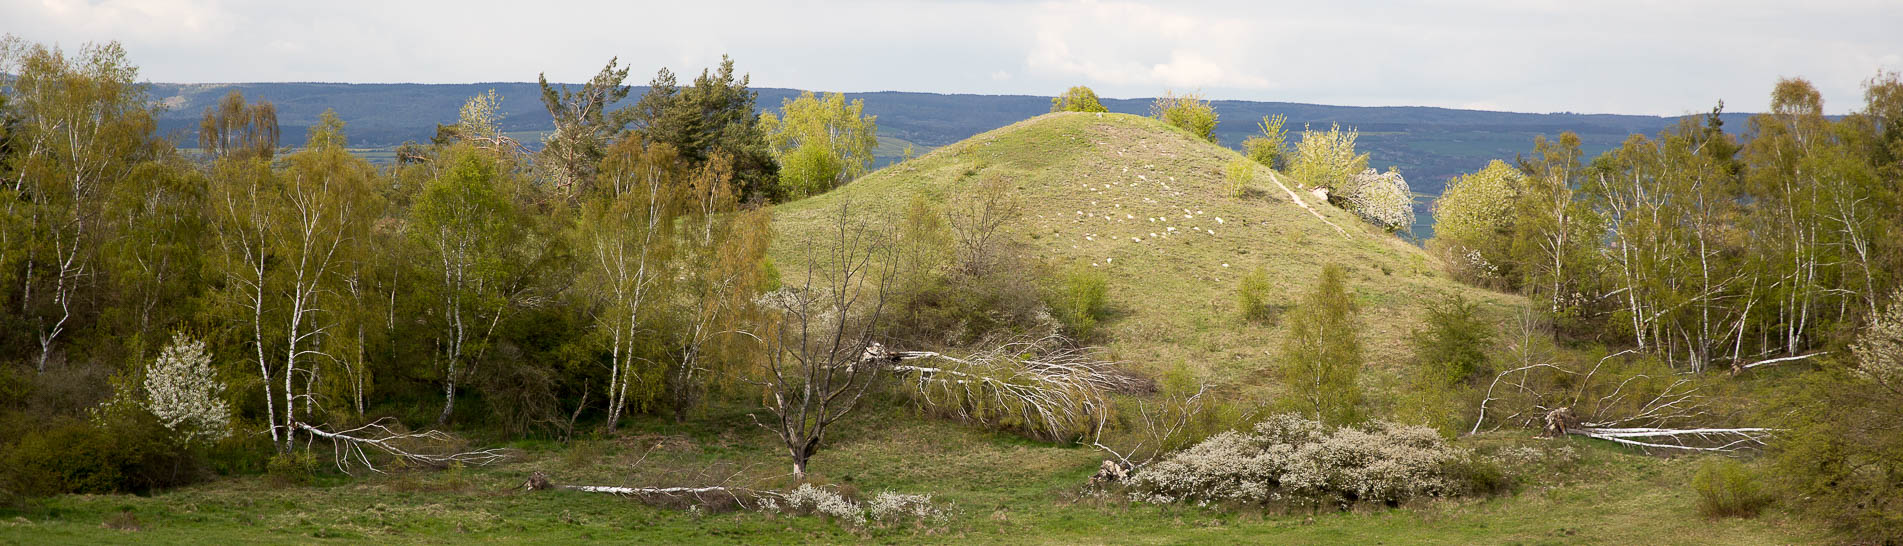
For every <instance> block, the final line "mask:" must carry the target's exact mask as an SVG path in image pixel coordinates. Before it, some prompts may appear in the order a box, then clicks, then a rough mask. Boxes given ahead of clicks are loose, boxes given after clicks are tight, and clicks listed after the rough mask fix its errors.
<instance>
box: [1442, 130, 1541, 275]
mask: <svg viewBox="0 0 1903 546" xmlns="http://www.w3.org/2000/svg"><path fill="white" fill-rule="evenodd" d="M1524 185H1525V176H1524V175H1522V174H1520V171H1519V169H1515V168H1513V166H1511V165H1508V164H1506V162H1504V161H1494V162H1493V163H1490V164H1488V165H1487V167H1486V168H1484V169H1481V170H1479V171H1475V172H1472V173H1468V174H1464V175H1461V176H1457V177H1454V179H1453V180H1449V181H1448V182H1447V188H1446V189H1445V190H1442V191H1441V194H1440V197H1438V198H1436V199H1435V200H1434V205H1433V206H1434V209H1433V210H1434V238H1433V239H1430V240H1428V248H1430V249H1433V250H1435V251H1436V252H1437V253H1439V254H1441V255H1442V258H1443V259H1445V260H1446V262H1447V264H1448V267H1450V268H1451V269H1452V270H1453V271H1452V273H1453V274H1454V276H1455V278H1457V279H1460V280H1462V281H1465V282H1469V283H1474V284H1482V285H1488V286H1494V287H1500V288H1506V287H1507V286H1506V285H1504V284H1499V283H1501V282H1503V281H1505V280H1506V279H1507V278H1508V277H1510V276H1511V275H1512V272H1513V267H1512V264H1513V256H1512V246H1513V240H1512V237H1511V234H1512V233H1513V227H1514V212H1513V208H1514V202H1515V201H1517V200H1519V196H1520V191H1521V188H1522V186H1524Z"/></svg>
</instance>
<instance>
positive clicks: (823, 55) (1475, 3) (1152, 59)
mask: <svg viewBox="0 0 1903 546" xmlns="http://www.w3.org/2000/svg"><path fill="white" fill-rule="evenodd" d="M1429 4H1430V3H1428V2H1407V3H1402V2H1395V3H1392V4H1390V3H1384V2H1363V1H1355V0H1348V1H1331V0H1323V1H1317V0H1302V1H1298V2H1273V1H1246V0H1245V1H1237V2H1113V1H1094V0H1078V1H1054V2H1030V1H1023V2H1019V1H1007V0H997V1H969V2H967V1H868V2H806V1H798V0H779V1H767V2H722V1H706V0H698V1H670V2H652V3H644V2H607V1H603V2H560V1H551V0H544V1H536V2H528V1H519V0H518V1H512V2H497V1H487V0H377V1H359V0H314V1H293V2H275V1H273V2H264V1H257V2H247V1H235V0H233V1H225V0H5V1H4V2H0V33H11V34H14V35H17V36H19V37H20V38H24V39H26V40H31V41H37V42H48V43H58V44H60V45H62V46H65V47H69V48H70V47H75V46H78V45H81V44H83V43H86V42H96V41H105V40H118V41H120V42H122V43H124V44H125V46H126V47H127V49H128V50H129V51H130V54H131V56H132V60H133V62H135V63H136V64H138V65H139V66H140V67H142V73H141V75H142V76H143V77H144V78H145V79H149V80H151V81H159V82H250V81H326V82H333V81H336V82H427V83H441V82H488V81H534V79H535V76H536V74H537V73H541V72H547V73H548V75H549V77H550V79H551V80H556V81H580V80H583V79H586V78H587V77H588V76H590V75H592V74H593V73H594V72H595V71H596V70H598V69H599V68H600V67H601V65H603V64H604V63H606V61H607V60H608V58H609V57H614V56H619V57H620V58H621V60H622V61H623V62H624V63H627V64H630V65H632V66H633V67H635V71H634V72H635V74H636V75H637V76H635V77H632V78H630V79H631V80H634V81H635V82H636V83H638V82H645V81H646V80H647V78H648V76H649V75H651V74H652V73H653V71H654V70H655V69H657V68H659V67H662V66H667V67H671V68H673V69H674V70H676V71H677V72H692V73H698V71H699V69H700V68H702V67H705V66H708V65H711V64H713V63H715V62H717V61H718V60H719V58H720V55H721V54H722V53H729V54H732V55H733V56H734V58H735V59H736V61H737V62H738V66H739V68H740V70H741V71H743V72H748V73H751V74H752V76H753V84H754V85H755V86H760V87H794V88H804V89H820V90H836V91H880V90H900V91H931V92H946V93H991V94H1034V95H1050V94H1054V93H1056V92H1057V91H1060V90H1062V89H1063V88H1064V87H1066V86H1069V85H1075V84H1080V83H1081V84H1086V85H1090V86H1091V87H1093V88H1095V89H1096V90H1097V91H1098V93H1099V94H1102V95H1105V96H1110V97H1147V96H1154V95H1157V94H1159V93H1161V92H1163V91H1164V90H1166V89H1175V90H1201V91H1202V92H1203V93H1204V94H1205V95H1207V96H1209V97H1212V98H1221V99H1244V100H1275V101H1292V102H1310V103H1322V104H1343V105H1426V106H1446V107H1456V108H1479V109H1489V110H1512V111H1529V112H1555V111H1573V112H1595V113H1597V112H1609V113H1632V114H1668V115H1670V114H1684V113H1689V112H1698V111H1704V110H1707V109H1709V108H1710V107H1711V105H1712V104H1713V103H1714V102H1715V101H1717V100H1719V99H1723V100H1725V102H1726V105H1727V107H1728V109H1729V110H1733V111H1757V110H1762V109H1763V108H1764V107H1765V105H1766V103H1767V102H1768V99H1767V97H1768V95H1769V92H1770V89H1771V86H1772V84H1773V83H1774V82H1775V81H1776V80H1777V78H1779V77H1792V76H1801V77H1804V78H1808V79H1810V80H1811V81H1812V82H1813V83H1815V84H1816V85H1817V87H1818V88H1819V89H1820V90H1822V91H1823V94H1824V99H1825V106H1826V108H1827V109H1828V110H1830V111H1831V112H1833V113H1843V112H1847V111H1850V110H1853V109H1855V108H1856V107H1857V106H1858V104H1859V103H1861V102H1862V92H1861V88H1860V86H1861V82H1863V81H1864V80H1865V79H1868V78H1869V77H1871V76H1872V75H1874V74H1876V72H1877V71H1878V70H1879V69H1888V70H1903V30H1898V29H1903V2H1898V1H1895V0H1770V1H1760V0H1731V1H1705V0H1670V1H1659V0H1638V1H1627V0H1605V1H1591V2H1581V1H1574V0H1454V1H1444V2H1433V3H1431V5H1429Z"/></svg>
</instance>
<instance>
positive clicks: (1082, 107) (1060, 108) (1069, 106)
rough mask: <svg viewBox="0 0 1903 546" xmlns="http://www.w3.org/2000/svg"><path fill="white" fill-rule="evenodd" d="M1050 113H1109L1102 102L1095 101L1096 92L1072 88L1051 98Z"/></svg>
mask: <svg viewBox="0 0 1903 546" xmlns="http://www.w3.org/2000/svg"><path fill="white" fill-rule="evenodd" d="M1051 111H1052V112H1109V111H1110V109H1109V108H1104V106H1103V102H1102V101H1099V100H1097V92H1096V91H1091V90H1090V88H1089V87H1084V86H1081V85H1079V86H1074V87H1071V88H1070V89H1066V90H1064V94H1062V95H1058V96H1056V97H1053V98H1051Z"/></svg>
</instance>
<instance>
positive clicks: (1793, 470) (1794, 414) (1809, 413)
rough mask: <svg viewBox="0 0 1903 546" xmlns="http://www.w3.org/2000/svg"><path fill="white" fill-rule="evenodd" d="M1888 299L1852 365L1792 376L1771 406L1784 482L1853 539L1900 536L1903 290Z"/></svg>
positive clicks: (1884, 540)
mask: <svg viewBox="0 0 1903 546" xmlns="http://www.w3.org/2000/svg"><path fill="white" fill-rule="evenodd" d="M1889 299H1890V304H1889V307H1888V309H1887V310H1886V311H1885V312H1883V313H1882V314H1881V315H1879V316H1877V317H1873V318H1872V319H1871V321H1870V322H1871V323H1870V324H1869V325H1868V326H1867V327H1866V328H1865V330H1864V331H1863V332H1862V334H1861V335H1860V336H1859V337H1858V339H1857V342H1856V343H1855V344H1854V345H1852V355H1853V356H1852V359H1854V360H1853V361H1852V362H1847V363H1844V364H1849V365H1848V366H1830V367H1826V368H1825V369H1823V370H1818V371H1814V372H1810V373H1807V374H1803V375H1800V376H1797V377H1795V378H1793V379H1792V380H1790V381H1789V382H1788V383H1787V384H1788V385H1789V387H1788V388H1787V389H1784V390H1785V392H1787V393H1788V396H1789V398H1787V399H1785V400H1782V401H1780V402H1781V403H1780V404H1778V406H1777V407H1775V408H1774V409H1773V410H1772V412H1771V415H1773V416H1775V417H1776V418H1777V419H1778V422H1779V424H1780V425H1782V428H1784V429H1785V430H1784V431H1783V432H1780V433H1779V434H1778V441H1777V442H1775V443H1773V444H1771V446H1770V447H1771V449H1772V453H1773V454H1775V458H1774V459H1773V463H1774V465H1775V466H1774V468H1775V469H1776V476H1778V477H1779V478H1780V481H1781V482H1782V484H1781V485H1782V487H1780V489H1782V490H1784V491H1787V492H1788V494H1789V496H1790V498H1791V499H1793V500H1796V501H1798V502H1793V503H1792V505H1793V506H1796V507H1800V508H1802V509H1803V510H1804V511H1806V512H1809V513H1810V514H1812V515H1814V516H1816V517H1818V518H1820V519H1824V520H1827V521H1830V522H1832V523H1833V524H1834V525H1835V526H1836V527H1837V528H1838V529H1839V530H1841V531H1843V532H1844V533H1845V534H1846V535H1848V536H1847V538H1846V541H1850V542H1863V543H1872V544H1897V543H1903V480H1898V479H1897V476H1903V433H1899V432H1898V428H1897V427H1898V422H1899V421H1898V419H1897V415H1898V410H1897V408H1899V407H1903V374H1899V373H1898V372H1899V371H1903V368H1900V367H1898V365H1899V364H1903V290H1898V291H1897V292H1893V293H1892V295H1891V297H1890V298H1889ZM1844 368H1849V369H1844Z"/></svg>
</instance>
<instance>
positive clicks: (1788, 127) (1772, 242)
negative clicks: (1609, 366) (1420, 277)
mask: <svg viewBox="0 0 1903 546" xmlns="http://www.w3.org/2000/svg"><path fill="white" fill-rule="evenodd" d="M1898 88H1903V84H1900V83H1899V82H1898V81H1897V79H1896V77H1895V75H1893V74H1891V75H1886V76H1884V77H1882V78H1878V79H1874V80H1871V81H1870V82H1868V84H1867V85H1866V89H1867V96H1868V97H1869V102H1868V104H1866V105H1865V106H1864V108H1863V109H1862V110H1860V111H1858V112H1856V113H1854V114H1852V115H1849V116H1845V117H1842V118H1840V119H1838V120H1834V121H1833V120H1830V119H1828V118H1826V117H1825V116H1824V114H1823V104H1822V102H1821V99H1820V98H1819V95H1818V93H1817V91H1816V90H1815V89H1814V88H1812V87H1811V85H1810V84H1809V83H1808V82H1805V81H1803V80H1784V81H1781V82H1779V83H1778V85H1777V88H1776V90H1775V91H1774V93H1773V94H1772V100H1771V109H1770V111H1769V112H1767V113H1764V114H1760V115H1757V116H1753V117H1752V118H1751V120H1750V127H1749V128H1748V131H1746V132H1745V133H1744V135H1743V137H1742V139H1740V138H1738V137H1734V136H1733V135H1731V134H1729V133H1726V132H1725V131H1724V129H1723V122H1722V121H1721V120H1720V118H1719V117H1718V113H1719V112H1718V110H1717V109H1714V110H1713V111H1712V113H1711V114H1710V115H1708V116H1704V117H1703V118H1702V119H1688V120H1687V121H1685V122H1682V123H1681V124H1679V125H1678V126H1676V127H1673V128H1671V129H1668V130H1666V131H1665V132H1663V133H1661V134H1659V135H1657V136H1651V137H1648V136H1644V135H1633V136H1632V137H1631V138H1629V139H1628V140H1627V141H1626V142H1625V144H1624V145H1622V146H1620V147H1619V148H1616V149H1614V150H1611V151H1609V152H1607V153H1605V154H1603V155H1601V156H1599V157H1597V158H1592V159H1590V160H1588V159H1587V158H1585V157H1583V156H1582V154H1581V153H1580V151H1579V139H1578V138H1577V137H1576V136H1574V135H1572V134H1570V133H1568V134H1563V135H1561V136H1560V137H1559V138H1558V139H1556V140H1547V139H1540V140H1539V141H1537V142H1536V143H1535V145H1534V149H1533V151H1532V153H1531V154H1530V155H1528V156H1523V157H1521V158H1519V159H1518V160H1517V161H1516V163H1517V164H1516V165H1508V164H1505V163H1498V162H1496V163H1495V164H1493V165H1491V166H1489V167H1488V168H1486V169H1483V170H1481V171H1479V172H1476V173H1473V174H1469V175H1466V176H1463V177H1460V178H1457V179H1456V180H1454V181H1453V182H1452V183H1450V184H1449V187H1448V191H1447V192H1446V193H1445V194H1444V195H1443V196H1442V197H1441V198H1440V199H1439V200H1438V201H1437V202H1436V203H1435V214H1436V217H1437V229H1436V231H1437V235H1436V237H1435V238H1434V239H1433V240H1430V241H1429V242H1428V246H1429V247H1430V248H1431V249H1434V250H1436V251H1438V252H1440V253H1442V254H1443V256H1444V257H1445V258H1446V259H1447V260H1448V261H1449V262H1450V263H1452V264H1454V266H1455V269H1456V273H1457V274H1458V275H1459V276H1461V277H1463V278H1466V279H1468V280H1470V281H1473V282H1478V283H1482V284H1488V285H1491V286H1495V287H1500V288H1505V289H1509V290H1515V291H1519V292H1522V293H1525V294H1527V295H1528V296H1531V297H1533V298H1534V299H1536V300H1537V301H1538V303H1539V305H1540V306H1541V307H1543V308H1544V309H1545V310H1546V311H1547V312H1548V313H1549V314H1551V315H1552V316H1554V317H1556V318H1558V319H1559V320H1560V322H1561V323H1562V324H1563V325H1565V327H1566V328H1565V330H1566V331H1567V332H1568V333H1570V334H1572V335H1575V336H1581V337H1598V338H1600V339H1601V341H1605V342H1612V343H1619V344H1624V345H1631V346H1633V347H1636V348H1639V349H1641V350H1646V351H1654V352H1656V353H1657V354H1659V355H1661V356H1663V357H1665V358H1666V359H1667V360H1669V361H1670V362H1672V363H1674V365H1676V366H1678V367H1680V368H1682V369H1686V370H1691V371H1699V370H1705V369H1708V368H1711V367H1713V366H1718V367H1725V368H1730V369H1732V370H1734V371H1741V370H1744V369H1747V368H1750V367H1753V366H1755V365H1762V364H1769V363H1771V362H1769V361H1771V360H1775V359H1780V358H1792V357H1803V356H1805V355H1812V354H1820V353H1822V352H1826V351H1831V350H1832V349H1833V347H1840V346H1841V345H1842V344H1843V343H1844V340H1845V339H1847V337H1848V336H1850V335H1854V332H1855V331H1856V328H1857V327H1858V326H1860V325H1861V324H1863V323H1864V322H1865V321H1866V320H1867V319H1868V317H1871V316H1874V315H1875V314H1876V313H1877V311H1878V309H1879V306H1880V304H1881V303H1882V298H1883V297H1885V295H1886V294H1887V293H1888V288H1889V287H1891V286H1895V284H1896V283H1897V281H1898V280H1899V279H1898V278H1897V277H1896V272H1897V271H1899V270H1900V268H1903V233H1899V227H1900V226H1903V194H1900V193H1899V191H1898V180H1899V175H1900V174H1903V163H1899V158H1898V150H1899V149H1900V148H1899V146H1903V131H1899V130H1898V127H1897V124H1896V122H1895V121H1893V120H1894V119H1896V118H1897V117H1898V116H1899V115H1903V110H1898V108H1899V107H1900V105H1898V104H1896V103H1895V101H1894V100H1893V99H1890V100H1888V101H1887V102H1886V99H1885V97H1893V96H1895V95H1896V94H1897V92H1898V91H1897V89H1898ZM1721 107H1722V106H1721ZM1839 350H1840V349H1839Z"/></svg>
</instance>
